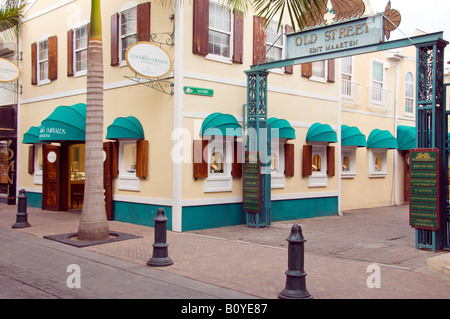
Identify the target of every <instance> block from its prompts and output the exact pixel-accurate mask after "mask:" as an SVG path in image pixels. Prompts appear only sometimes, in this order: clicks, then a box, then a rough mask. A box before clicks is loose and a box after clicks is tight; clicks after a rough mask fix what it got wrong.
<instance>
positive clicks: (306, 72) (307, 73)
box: [302, 63, 312, 78]
mask: <svg viewBox="0 0 450 319" xmlns="http://www.w3.org/2000/svg"><path fill="white" fill-rule="evenodd" d="M302 76H303V77H304V78H310V77H311V76H312V63H304V64H302Z"/></svg>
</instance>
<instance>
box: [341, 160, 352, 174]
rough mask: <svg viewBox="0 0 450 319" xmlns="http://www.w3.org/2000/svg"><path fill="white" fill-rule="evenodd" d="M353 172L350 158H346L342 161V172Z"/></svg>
mask: <svg viewBox="0 0 450 319" xmlns="http://www.w3.org/2000/svg"><path fill="white" fill-rule="evenodd" d="M350 170H351V167H350V158H349V157H348V156H344V158H343V160H342V171H344V172H348V171H350Z"/></svg>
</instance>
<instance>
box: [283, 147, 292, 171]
mask: <svg viewBox="0 0 450 319" xmlns="http://www.w3.org/2000/svg"><path fill="white" fill-rule="evenodd" d="M284 175H285V176H294V144H287V143H286V144H284Z"/></svg>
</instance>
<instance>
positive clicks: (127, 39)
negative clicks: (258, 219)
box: [120, 7, 137, 61]
mask: <svg viewBox="0 0 450 319" xmlns="http://www.w3.org/2000/svg"><path fill="white" fill-rule="evenodd" d="M136 32H137V15H136V7H134V8H131V9H128V10H125V11H123V12H121V13H120V59H121V61H125V53H126V52H127V49H128V47H129V46H130V45H132V44H133V43H135V42H136Z"/></svg>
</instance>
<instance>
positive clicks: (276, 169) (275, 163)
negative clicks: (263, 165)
mask: <svg viewBox="0 0 450 319" xmlns="http://www.w3.org/2000/svg"><path fill="white" fill-rule="evenodd" d="M285 142H286V139H283V138H280V139H278V138H273V139H272V145H271V149H272V154H271V157H270V169H271V188H284V187H285V184H286V182H285V180H286V178H285V174H284V173H285V149H284V145H285Z"/></svg>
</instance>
